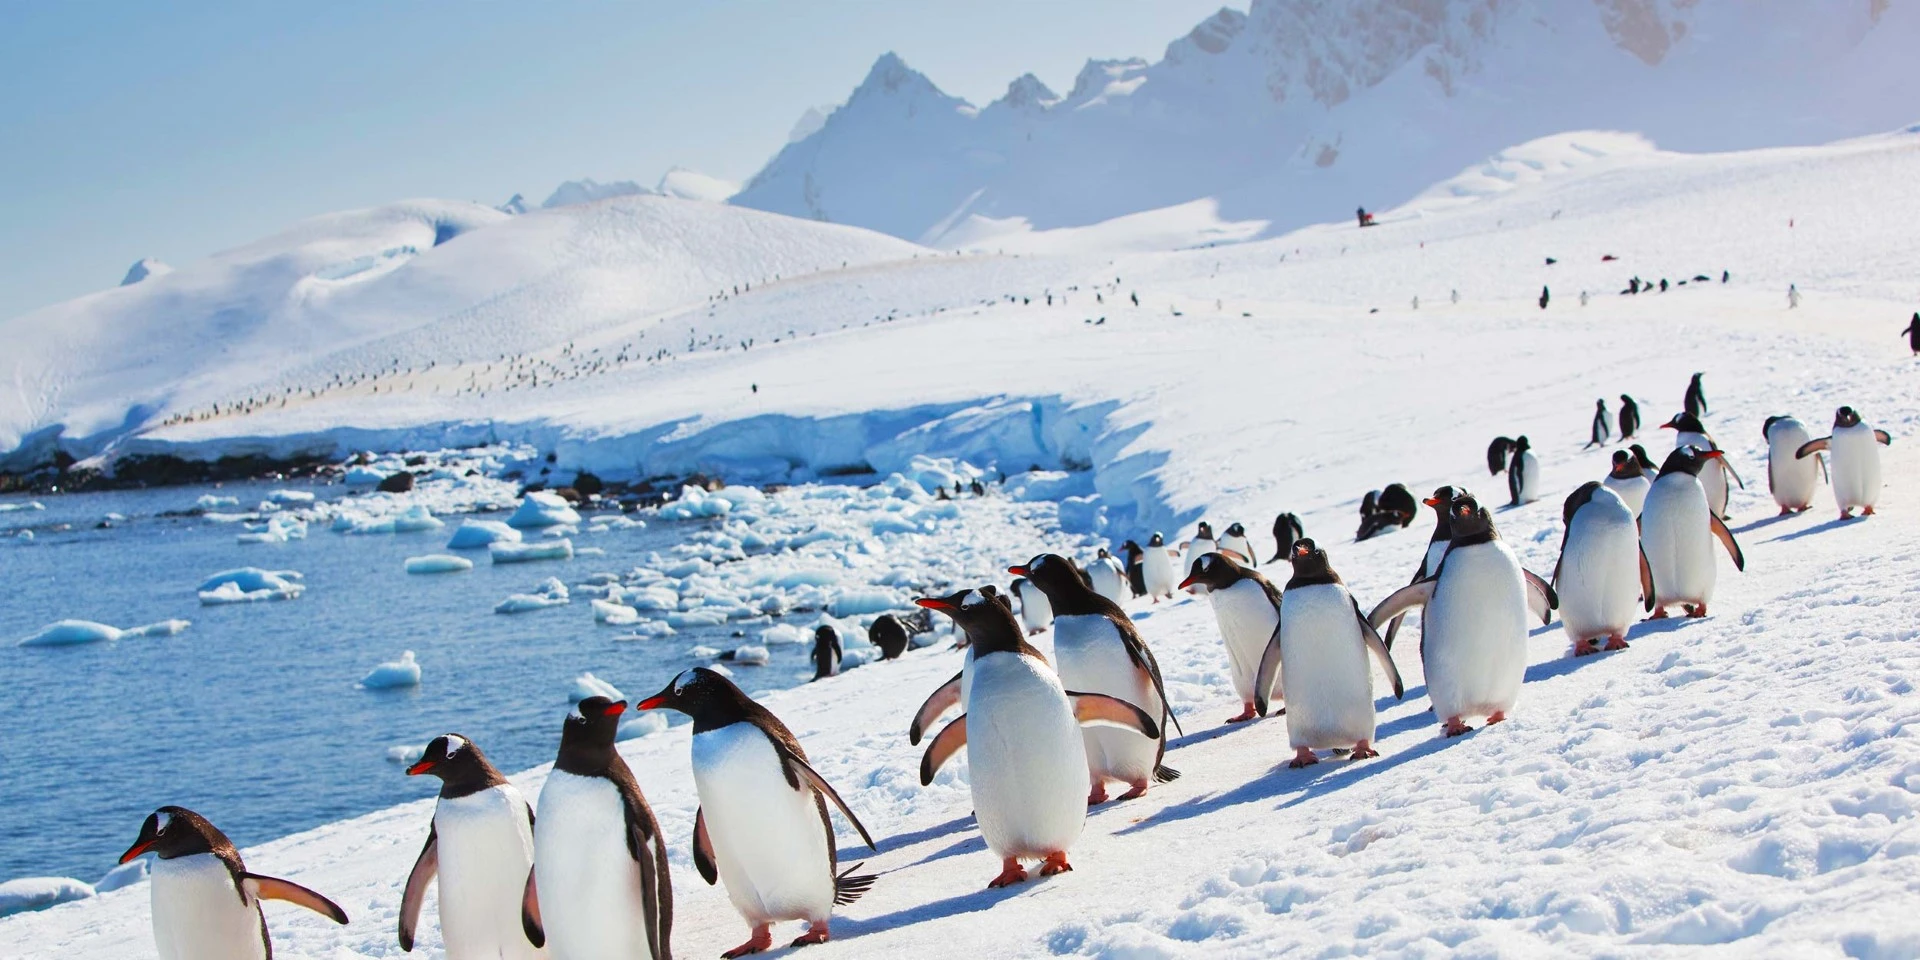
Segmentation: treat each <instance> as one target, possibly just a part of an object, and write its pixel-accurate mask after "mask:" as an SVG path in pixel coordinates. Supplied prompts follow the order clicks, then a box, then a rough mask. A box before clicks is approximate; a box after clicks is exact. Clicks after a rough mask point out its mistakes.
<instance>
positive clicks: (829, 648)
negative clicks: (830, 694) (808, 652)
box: [813, 623, 844, 680]
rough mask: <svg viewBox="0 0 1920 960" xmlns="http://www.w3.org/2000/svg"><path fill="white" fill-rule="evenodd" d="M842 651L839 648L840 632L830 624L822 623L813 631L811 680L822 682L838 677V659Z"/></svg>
mask: <svg viewBox="0 0 1920 960" xmlns="http://www.w3.org/2000/svg"><path fill="white" fill-rule="evenodd" d="M843 654H844V651H842V650H841V648H840V631H838V630H835V629H834V628H833V625H832V624H830V623H823V624H821V625H820V626H818V627H815V628H814V630H813V679H815V680H824V679H826V678H827V677H834V676H839V675H840V659H841V657H842V655H843Z"/></svg>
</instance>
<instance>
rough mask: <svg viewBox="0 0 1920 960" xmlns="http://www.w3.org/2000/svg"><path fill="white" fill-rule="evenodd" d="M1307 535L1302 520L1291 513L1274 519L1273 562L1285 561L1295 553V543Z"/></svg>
mask: <svg viewBox="0 0 1920 960" xmlns="http://www.w3.org/2000/svg"><path fill="white" fill-rule="evenodd" d="M1306 535H1307V531H1306V529H1305V528H1303V527H1301V526H1300V518H1299V517H1296V516H1294V515H1293V514H1291V513H1283V514H1281V515H1279V516H1277V517H1274V518H1273V548H1274V549H1273V560H1269V561H1267V562H1268V563H1272V562H1273V561H1275V560H1284V559H1286V558H1287V557H1288V556H1290V555H1292V553H1293V542H1294V541H1295V540H1298V539H1300V538H1301V537H1304V536H1306Z"/></svg>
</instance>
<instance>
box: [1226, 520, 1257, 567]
mask: <svg viewBox="0 0 1920 960" xmlns="http://www.w3.org/2000/svg"><path fill="white" fill-rule="evenodd" d="M1220 550H1221V552H1223V553H1226V554H1228V555H1230V556H1232V557H1233V558H1234V559H1235V560H1238V561H1240V562H1241V563H1244V564H1247V565H1249V566H1255V567H1257V566H1259V565H1260V555H1259V554H1258V553H1255V552H1254V549H1253V541H1251V540H1248V539H1247V528H1246V527H1244V526H1242V525H1240V524H1238V523H1234V524H1230V525H1228V527H1227V531H1226V532H1225V533H1223V534H1221V535H1220Z"/></svg>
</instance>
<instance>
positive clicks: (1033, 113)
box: [733, 0, 1920, 249]
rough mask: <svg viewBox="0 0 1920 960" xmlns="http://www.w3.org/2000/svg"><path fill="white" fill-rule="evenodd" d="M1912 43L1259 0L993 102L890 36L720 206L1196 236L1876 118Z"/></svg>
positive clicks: (1614, 7)
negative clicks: (1598, 144)
mask: <svg viewBox="0 0 1920 960" xmlns="http://www.w3.org/2000/svg"><path fill="white" fill-rule="evenodd" d="M1916 44H1920V7H1916V6H1915V5H1913V4H1908V3H1888V2H1886V0H1844V2H1842V0H1833V2H1823V3H1805V2H1799V0H1762V2H1755V0H1684V2H1683V0H1352V2H1342V3H1322V2H1317V0H1254V2H1253V3H1252V5H1251V7H1250V9H1249V10H1248V12H1246V13H1244V14H1243V13H1240V12H1238V11H1235V10H1232V9H1222V10H1221V11H1220V12H1219V13H1217V14H1215V15H1214V16H1212V17H1210V18H1208V19H1207V20H1206V21H1204V22H1202V23H1201V24H1199V25H1198V26H1196V27H1195V28H1194V29H1193V31H1192V32H1191V33H1189V34H1188V35H1187V36H1185V37H1183V38H1180V39H1179V40H1176V41H1174V42H1173V43H1171V44H1170V45H1169V46H1168V47H1167V50H1166V53H1165V56H1164V57H1163V58H1162V59H1161V60H1160V61H1159V62H1156V63H1147V62H1145V61H1142V60H1127V61H1089V62H1088V63H1087V65H1086V67H1085V68H1084V69H1083V70H1082V71H1081V73H1080V75H1079V76H1078V77H1077V78H1076V79H1075V81H1074V84H1073V87H1072V89H1070V90H1068V91H1067V92H1065V93H1064V94H1061V93H1056V92H1055V91H1053V90H1050V89H1048V88H1047V87H1046V85H1045V84H1043V83H1041V82H1040V81H1039V80H1038V79H1036V78H1034V77H1033V76H1032V75H1026V76H1022V77H1019V78H1017V79H1015V80H1013V81H1012V82H1011V83H1010V84H1009V85H1008V88H1007V92H1006V94H1005V95H1004V96H1003V97H1001V98H1000V99H998V100H995V101H994V102H992V103H990V104H988V105H987V106H985V107H976V106H974V105H972V104H969V103H967V102H965V101H963V100H961V99H959V98H956V97H953V96H950V95H948V94H946V93H944V92H942V91H941V90H940V89H939V88H938V87H937V86H936V85H935V84H934V82H933V81H932V80H930V79H928V78H927V77H925V76H923V75H921V74H920V73H917V72H915V71H914V70H913V69H912V68H910V67H909V66H908V65H907V64H906V63H905V62H903V61H902V60H901V59H900V58H898V57H896V56H894V55H892V54H888V55H886V56H883V57H881V58H880V59H879V61H878V62H876V63H875V64H874V66H873V68H872V70H871V71H870V72H869V73H868V75H867V77H866V79H865V80H864V81H863V82H862V83H861V84H860V85H859V86H858V88H856V89H855V90H854V92H853V94H852V96H851V97H850V98H849V99H848V100H847V102H846V103H845V104H844V105H842V106H840V107H839V108H838V109H837V110H835V111H833V113H832V114H831V116H829V117H827V118H826V120H825V122H824V123H823V124H821V125H820V126H819V129H817V130H815V131H813V132H812V133H810V134H809V135H807V136H805V137H803V138H800V139H798V140H797V141H796V142H794V143H792V144H790V145H788V146H787V147H785V148H784V149H782V150H781V151H780V153H779V154H778V155H777V156H775V157H774V158H773V159H772V161H770V162H769V163H768V164H767V166H766V167H765V169H763V170H761V171H760V173H759V174H758V175H756V176H755V177H754V178H753V179H752V180H751V181H750V182H749V183H748V184H747V186H746V188H745V189H744V190H742V191H741V193H740V194H739V195H738V196H737V197H735V198H734V201H733V202H735V203H738V204H741V205H744V206H751V207H757V208H760V209H764V210H773V211H777V212H780V213H787V214H791V215H793V216H798V217H808V218H812V219H818V220H827V221H832V222H836V223H851V224H857V225H860V226H865V227H871V228H873V229H876V230H881V231H884V232H887V233H891V234H894V235H896V236H900V237H905V238H908V239H913V240H917V241H919V242H921V243H925V244H927V245H929V246H933V247H937V248H946V249H951V248H954V247H969V248H977V249H996V248H1001V247H1007V246H1009V244H1012V245H1019V246H1021V247H1022V248H1029V247H1030V246H1031V244H1030V243H1027V244H1023V243H1021V242H1020V241H1019V240H1018V239H1017V235H1019V234H1022V233H1025V232H1027V231H1030V230H1041V231H1045V230H1053V229H1056V228H1062V227H1084V226H1088V225H1092V224H1098V223H1103V222H1105V221H1108V220H1112V219H1114V218H1117V217H1123V216H1126V215H1128V214H1139V213H1142V212H1145V211H1154V210H1160V209H1162V208H1169V207H1174V208H1180V209H1182V210H1184V211H1185V212H1184V213H1180V214H1174V215H1171V216H1170V217H1169V218H1167V219H1166V220H1165V221H1164V222H1163V223H1161V224H1160V225H1159V227H1158V228H1157V229H1156V231H1155V232H1156V233H1157V234H1159V235H1162V236H1165V237H1168V238H1174V239H1178V240H1179V241H1181V242H1182V245H1200V244H1206V243H1212V242H1217V241H1220V240H1222V239H1243V238H1244V237H1245V236H1246V235H1249V234H1251V233H1259V232H1260V231H1261V230H1262V229H1275V230H1285V229H1291V228H1293V227H1296V226H1299V225H1302V224H1305V223H1311V222H1316V221H1323V220H1330V219H1334V218H1337V217H1341V216H1347V215H1350V214H1351V212H1352V211H1353V209H1354V208H1355V206H1358V205H1364V206H1366V207H1369V208H1373V207H1382V206H1390V205H1397V204H1399V203H1402V202H1404V201H1405V200H1407V199H1408V198H1410V197H1411V196H1413V195H1414V193H1416V192H1417V191H1419V190H1420V189H1422V188H1424V187H1426V186H1427V185H1428V184H1430V183H1432V182H1433V181H1435V180H1438V179H1440V178H1442V177H1445V176H1447V175H1449V174H1451V173H1453V172H1454V171H1456V170H1458V169H1460V168H1462V167H1464V166H1466V165H1468V164H1470V163H1473V162H1475V161H1477V160H1479V159H1481V158H1483V157H1485V156H1486V155H1488V154H1490V153H1492V152H1494V151H1497V150H1500V149H1503V148H1505V147H1508V146H1510V145H1512V144H1516V143H1521V142H1525V141H1528V140H1532V139H1535V138H1538V137H1542V136H1546V135H1549V134H1554V133H1558V132H1561V131H1565V130H1570V129H1618V130H1627V131H1634V132H1637V133H1639V134H1641V135H1643V136H1646V137H1649V138H1651V139H1652V140H1654V141H1655V142H1657V143H1659V144H1660V145H1661V146H1663V147H1666V148H1668V149H1678V150H1684V151H1690V152H1699V151H1709V150H1733V149H1748V148H1754V147H1761V146H1770V145H1781V144H1805V143H1818V142H1824V141H1828V140H1833V139H1838V138H1841V137H1847V136H1858V135H1861V134H1865V133H1868V132H1871V131H1873V130H1880V129H1889V128H1892V127H1895V126H1898V125H1901V124H1904V123H1907V122H1910V121H1912V120H1914V119H1916V118H1920V103H1916V102H1915V100H1914V98H1913V96H1912V91H1913V90H1914V89H1916V88H1920V61H1916V60H1915V59H1914V58H1913V57H1911V56H1909V55H1908V54H1907V53H1906V51H1909V50H1911V49H1913V48H1914V47H1915V45H1916ZM811 126H812V124H804V125H803V126H802V127H801V128H799V129H802V130H804V129H810V128H811ZM796 132H798V131H796ZM1202 200H1212V201H1214V202H1213V204H1211V205H1209V206H1207V207H1203V208H1194V207H1192V206H1191V205H1192V204H1193V203H1194V202H1196V201H1202ZM1116 232H1117V234H1118V236H1116V237H1114V238H1112V240H1111V243H1110V246H1111V247H1112V248H1115V249H1135V248H1137V244H1138V238H1139V234H1140V229H1139V224H1138V223H1134V224H1132V225H1130V226H1124V227H1122V228H1120V229H1119V230H1117V231H1116ZM1100 238H1101V234H1100V233H1099V232H1095V233H1094V234H1092V235H1082V236H1079V237H1077V238H1075V239H1076V242H1079V243H1082V244H1084V243H1085V242H1086V241H1087V240H1090V239H1100Z"/></svg>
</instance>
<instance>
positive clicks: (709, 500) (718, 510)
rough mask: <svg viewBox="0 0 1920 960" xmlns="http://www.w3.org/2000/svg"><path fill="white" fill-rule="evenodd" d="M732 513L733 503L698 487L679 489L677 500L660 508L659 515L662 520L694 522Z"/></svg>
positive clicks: (756, 491)
mask: <svg viewBox="0 0 1920 960" xmlns="http://www.w3.org/2000/svg"><path fill="white" fill-rule="evenodd" d="M759 492H760V491H758V490H755V491H754V493H759ZM732 512H733V501H732V500H730V499H728V498H726V497H723V496H720V495H719V494H717V493H708V492H707V491H705V490H702V489H700V488H699V487H681V488H680V496H679V498H678V499H676V500H674V501H673V502H672V503H669V504H667V505H665V506H663V507H661V508H660V514H659V515H660V518H661V519H663V520H696V519H699V518H701V517H724V516H726V515H727V514H729V513H732Z"/></svg>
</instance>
